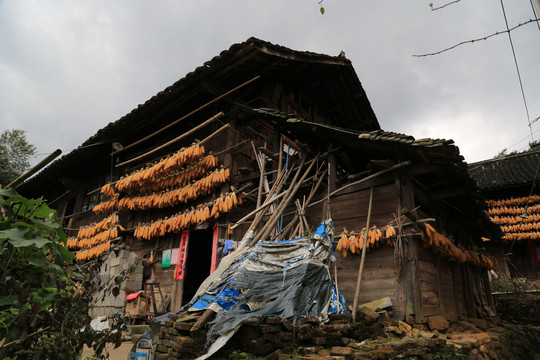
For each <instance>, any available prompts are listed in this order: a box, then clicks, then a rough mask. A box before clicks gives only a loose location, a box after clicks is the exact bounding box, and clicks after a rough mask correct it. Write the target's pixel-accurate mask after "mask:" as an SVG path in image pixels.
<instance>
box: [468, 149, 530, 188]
mask: <svg viewBox="0 0 540 360" xmlns="http://www.w3.org/2000/svg"><path fill="white" fill-rule="evenodd" d="M539 164H540V151H530V152H525V153H521V154H516V155H510V156H506V157H504V158H500V159H490V160H484V161H480V162H477V163H472V164H469V174H470V175H471V177H472V178H473V179H474V180H475V181H476V183H477V184H478V187H480V188H481V189H484V190H498V189H504V188H506V187H515V186H519V185H529V184H532V183H533V181H534V179H535V177H536V176H537V168H538V166H539Z"/></svg>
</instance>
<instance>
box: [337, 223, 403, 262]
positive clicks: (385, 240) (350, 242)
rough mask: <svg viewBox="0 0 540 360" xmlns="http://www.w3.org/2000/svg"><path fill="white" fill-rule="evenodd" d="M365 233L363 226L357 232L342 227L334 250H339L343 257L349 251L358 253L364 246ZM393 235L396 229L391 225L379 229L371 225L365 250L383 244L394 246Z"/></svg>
mask: <svg viewBox="0 0 540 360" xmlns="http://www.w3.org/2000/svg"><path fill="white" fill-rule="evenodd" d="M365 234H366V229H365V228H363V229H362V230H361V231H360V232H359V233H355V232H354V231H351V232H349V231H347V229H345V228H343V232H342V233H341V235H340V239H339V241H338V244H337V246H336V250H337V251H341V252H342V254H343V257H346V256H347V253H348V252H351V253H353V254H360V253H361V251H362V248H363V247H364V238H365ZM395 236H396V230H395V229H394V227H393V226H391V225H386V226H385V227H384V228H383V230H382V231H381V230H380V229H378V228H377V226H375V225H374V226H373V227H371V228H370V229H368V241H367V249H366V250H369V249H371V248H373V247H378V246H381V245H384V244H388V245H391V246H394V245H395Z"/></svg>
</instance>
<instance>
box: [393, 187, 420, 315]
mask: <svg viewBox="0 0 540 360" xmlns="http://www.w3.org/2000/svg"><path fill="white" fill-rule="evenodd" d="M399 193H400V196H399V198H400V203H401V207H400V208H399V209H398V210H399V211H398V214H399V216H401V209H403V208H406V209H408V210H412V209H414V193H413V189H412V185H411V183H410V180H409V179H408V178H407V177H401V178H400V179H399ZM403 235H404V236H403V240H402V241H403V248H404V249H403V252H404V256H405V258H404V259H403V276H402V278H400V281H402V282H403V283H402V284H399V283H398V289H399V288H401V289H403V290H404V293H405V299H404V300H405V321H409V322H412V321H414V322H416V323H419V322H421V321H422V320H423V311H422V301H421V293H420V281H419V279H418V241H419V240H418V238H417V236H412V234H410V233H404V234H403Z"/></svg>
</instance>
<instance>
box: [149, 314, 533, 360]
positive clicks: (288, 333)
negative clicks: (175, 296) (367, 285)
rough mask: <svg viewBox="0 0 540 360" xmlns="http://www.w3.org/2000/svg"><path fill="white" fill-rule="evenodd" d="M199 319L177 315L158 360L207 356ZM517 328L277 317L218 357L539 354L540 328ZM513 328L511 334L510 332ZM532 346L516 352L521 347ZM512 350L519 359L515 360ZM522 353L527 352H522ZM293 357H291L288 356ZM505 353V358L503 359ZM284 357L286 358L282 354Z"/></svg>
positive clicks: (247, 328) (250, 327)
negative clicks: (537, 351) (197, 326)
mask: <svg viewBox="0 0 540 360" xmlns="http://www.w3.org/2000/svg"><path fill="white" fill-rule="evenodd" d="M198 318H199V315H193V314H187V313H184V314H178V315H174V316H172V317H171V319H170V320H169V321H167V322H166V323H165V326H163V327H162V330H161V333H160V335H159V342H158V345H157V352H156V356H155V359H156V360H165V359H167V360H168V359H194V358H196V357H197V356H198V355H201V354H203V353H204V350H205V349H204V344H205V337H206V330H204V329H201V330H196V331H194V328H195V327H193V325H194V324H195V323H196V321H197V320H198ZM532 328H533V327H524V326H523V327H518V326H511V327H510V325H509V324H506V325H505V326H504V327H503V326H501V325H500V324H498V323H497V322H496V321H495V320H489V321H488V320H483V319H468V321H463V320H460V321H457V322H454V323H452V324H450V323H449V322H448V321H446V319H444V318H442V317H440V316H434V317H432V318H430V319H429V321H428V323H426V324H414V325H413V326H411V325H409V324H407V323H404V322H402V321H394V320H392V319H390V318H388V317H385V316H380V315H379V314H378V313H377V312H375V311H373V310H371V309H369V308H362V309H361V310H360V312H359V314H358V320H357V322H356V323H352V321H351V317H350V316H349V315H331V316H330V321H329V322H327V323H320V322H319V320H318V319H317V318H315V317H307V318H305V319H303V321H302V323H301V324H295V323H294V322H291V321H289V320H287V319H282V318H280V317H276V316H270V317H263V318H254V319H249V320H246V321H245V322H244V323H243V325H242V326H241V328H240V329H239V330H238V332H237V333H236V334H235V335H234V336H233V337H232V338H231V339H230V340H229V341H228V343H227V344H226V345H225V346H224V347H223V348H222V349H221V350H220V351H219V352H217V353H216V354H214V355H213V356H212V358H213V359H237V360H241V359H252V358H254V357H256V358H263V357H264V358H265V359H266V360H278V359H280V358H283V357H289V355H290V354H293V355H295V356H300V357H301V358H302V359H321V358H331V359H334V360H338V359H340V360H350V359H366V360H367V359H370V360H373V359H389V358H397V357H404V356H407V357H409V358H415V359H437V358H447V359H461V358H464V357H468V358H474V359H503V358H504V359H521V358H526V357H523V356H522V355H523V354H525V353H526V352H527V351H529V352H530V351H532V350H534V352H536V346H537V344H538V339H540V329H537V328H535V330H534V331H531V330H530V329H532ZM509 330H510V331H509ZM520 342H521V343H523V344H525V343H526V344H527V345H526V346H525V345H524V346H523V349H521V348H520V349H519V350H517V349H516V344H520ZM512 352H516V353H519V356H517V357H516V356H511V355H512ZM522 353H523V354H522ZM283 354H289V355H283ZM501 354H503V355H504V356H501ZM282 355H283V356H282Z"/></svg>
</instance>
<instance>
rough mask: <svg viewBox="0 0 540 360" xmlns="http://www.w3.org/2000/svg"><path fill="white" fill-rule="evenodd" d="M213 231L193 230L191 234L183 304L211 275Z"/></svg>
mask: <svg viewBox="0 0 540 360" xmlns="http://www.w3.org/2000/svg"><path fill="white" fill-rule="evenodd" d="M212 238H213V230H212V229H208V230H193V231H191V232H190V234H189V246H188V253H187V259H186V272H185V274H186V275H185V278H184V291H183V296H182V303H183V304H186V303H188V302H189V301H191V299H192V298H193V296H194V295H195V293H196V292H197V289H198V288H199V286H200V285H201V284H202V282H203V281H204V280H205V279H206V278H207V277H208V275H210V268H211V262H212V256H213V249H212V247H213V246H212V244H213V240H212Z"/></svg>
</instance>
